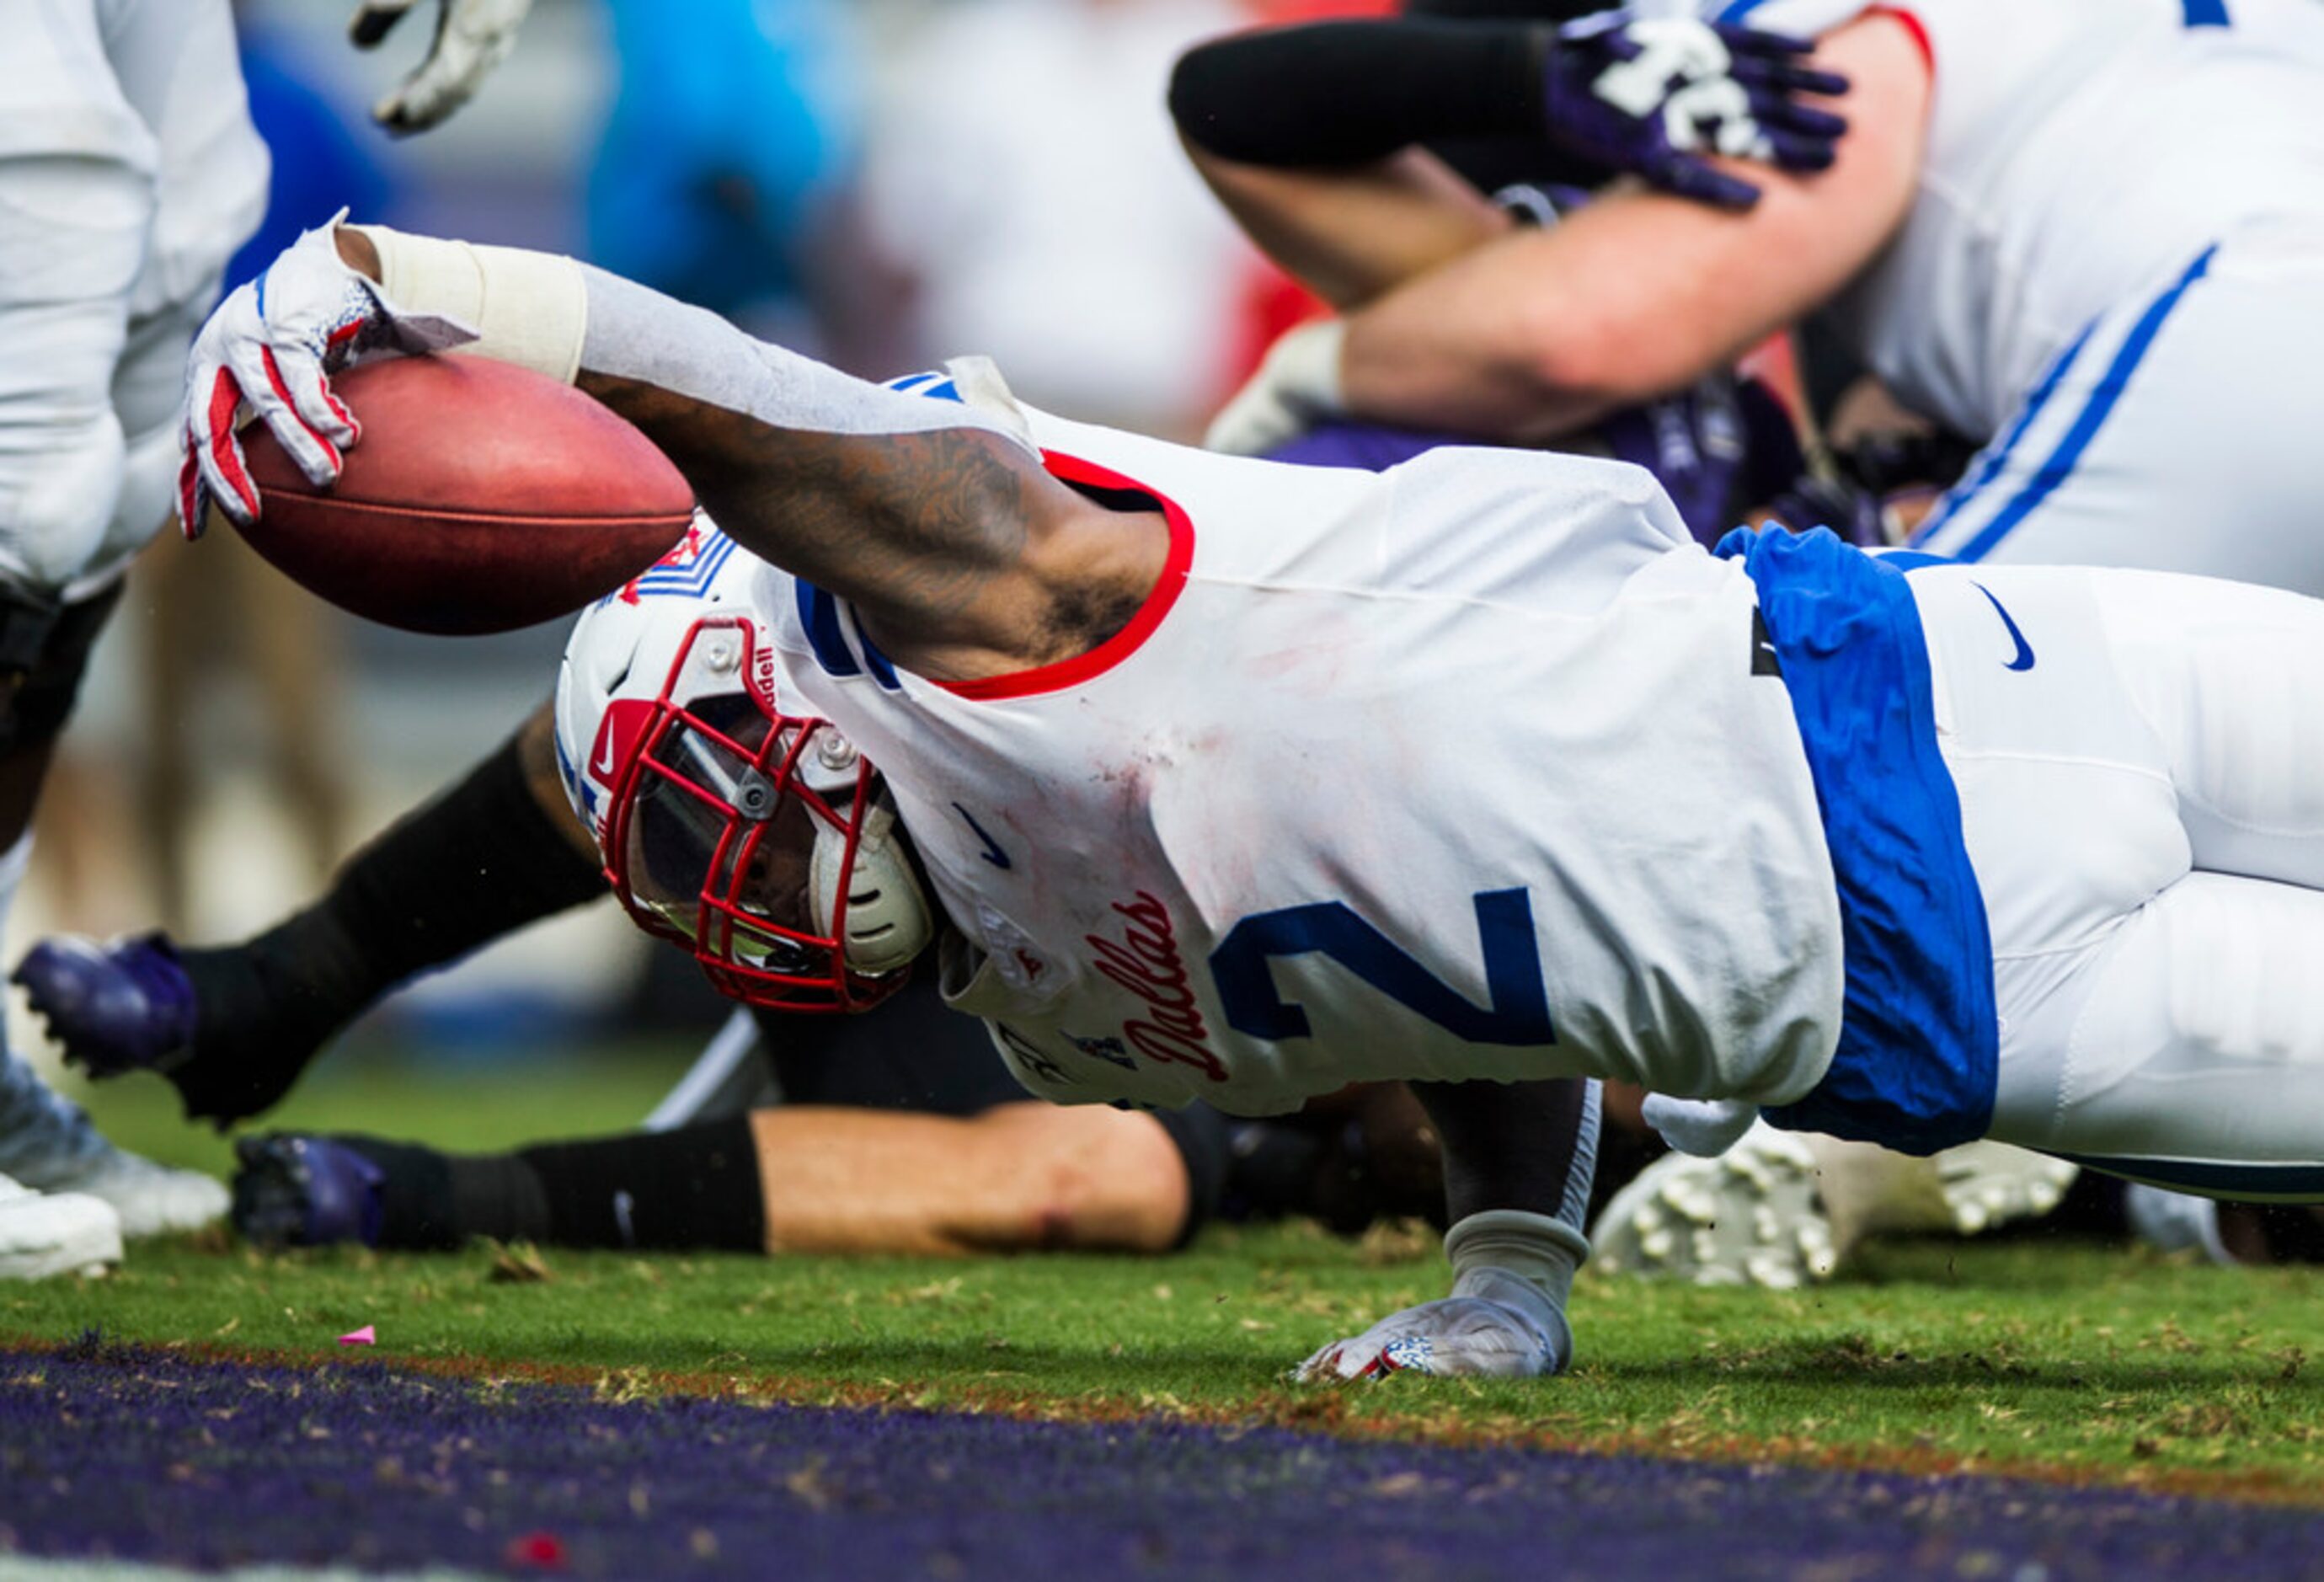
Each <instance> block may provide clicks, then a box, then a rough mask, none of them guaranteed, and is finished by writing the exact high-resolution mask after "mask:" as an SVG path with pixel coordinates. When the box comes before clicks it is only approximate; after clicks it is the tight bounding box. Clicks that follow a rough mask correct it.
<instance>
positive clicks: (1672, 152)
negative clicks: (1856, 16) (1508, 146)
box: [1542, 11, 1848, 209]
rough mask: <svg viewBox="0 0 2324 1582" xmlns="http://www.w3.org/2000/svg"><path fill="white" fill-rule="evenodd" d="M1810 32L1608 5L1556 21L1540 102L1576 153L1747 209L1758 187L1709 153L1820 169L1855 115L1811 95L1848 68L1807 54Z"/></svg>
mask: <svg viewBox="0 0 2324 1582" xmlns="http://www.w3.org/2000/svg"><path fill="white" fill-rule="evenodd" d="M1814 47H1815V46H1814V45H1813V43H1812V42H1810V41H1808V40H1805V39H1797V38H1792V37H1789V36H1788V35H1785V34H1783V33H1772V32H1761V31H1760V30H1758V29H1757V28H1750V27H1742V26H1738V25H1736V24H1734V23H1707V22H1697V21H1694V20H1693V19H1692V18H1688V17H1654V18H1642V17H1638V16H1636V15H1634V14H1631V13H1629V12H1626V11H1605V12H1600V13H1598V14H1595V15H1591V16H1585V17H1583V18H1582V19H1581V20H1580V21H1578V22H1572V23H1566V24H1565V25H1564V26H1563V27H1561V28H1559V29H1558V30H1557V32H1556V33H1555V34H1554V38H1553V42H1552V43H1551V45H1550V50H1549V54H1548V59H1547V60H1546V61H1545V66H1544V73H1545V75H1544V80H1543V88H1542V107H1543V111H1544V114H1545V118H1546V120H1547V122H1548V130H1549V134H1550V137H1551V139H1552V140H1553V141H1554V142H1555V143H1558V144H1559V145H1560V146H1561V147H1563V148H1564V149H1565V150H1566V151H1567V152H1569V153H1574V154H1578V155H1580V156H1581V157H1582V158H1584V159H1588V160H1591V161H1594V162H1597V163H1600V164H1602V165H1607V166H1609V167H1611V168H1613V169H1615V170H1621V171H1634V172H1636V173H1637V174H1638V175H1641V176H1643V177H1645V178H1646V180H1648V181H1649V182H1651V183H1653V184H1654V185H1655V186H1656V187H1660V188H1662V189H1664V190H1665V191H1670V192H1675V193H1677V194H1679V195H1680V196H1682V197H1685V198H1692V199H1696V200H1697V201H1699V202H1703V203H1709V204H1714V205H1716V206H1717V207H1719V208H1738V209H1740V208H1750V207H1751V206H1752V205H1753V204H1754V203H1756V202H1757V201H1758V199H1759V189H1758V188H1757V187H1756V186H1754V185H1752V184H1751V183H1750V182H1748V181H1746V180H1741V179H1739V178H1738V177H1735V176H1730V175H1728V174H1726V173H1725V172H1724V171H1718V170H1714V169H1713V168H1711V165H1710V164H1709V163H1708V162H1706V161H1705V160H1704V159H1703V158H1702V157H1701V156H1702V155H1703V154H1706V153H1719V154H1727V155H1730V156H1734V157H1738V158H1748V159H1756V160H1760V161H1764V162H1767V163H1770V164H1775V165H1779V166H1781V167H1782V168H1784V169H1785V170H1790V171H1821V170H1823V169H1825V168H1827V167H1828V166H1830V165H1831V162H1832V152H1833V144H1834V143H1837V142H1838V141H1839V139H1840V134H1842V133H1844V132H1846V131H1847V130H1848V123H1847V122H1846V121H1844V120H1842V119H1841V118H1840V116H1835V115H1832V114H1831V112H1829V111H1827V110H1820V109H1815V108H1813V107H1812V106H1807V105H1803V104H1801V103H1800V102H1799V99H1798V96H1799V95H1801V94H1816V95H1821V96H1826V97H1831V96H1836V95H1839V94H1843V93H1846V92H1847V91H1848V79H1846V78H1844V77H1841V76H1839V75H1837V74H1836V73H1833V72H1830V71H1819V70H1816V69H1813V68H1812V67H1808V66H1803V65H1802V64H1801V63H1800V61H1801V58H1802V57H1803V56H1805V55H1806V54H1808V53H1809V52H1810V51H1812V50H1813V48H1814Z"/></svg>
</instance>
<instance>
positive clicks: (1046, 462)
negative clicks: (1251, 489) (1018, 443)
mask: <svg viewBox="0 0 2324 1582" xmlns="http://www.w3.org/2000/svg"><path fill="white" fill-rule="evenodd" d="M1041 465H1042V466H1043V467H1047V469H1048V471H1049V476H1051V477H1053V478H1056V479H1059V480H1060V481H1062V482H1065V483H1068V484H1092V485H1094V486H1097V487H1099V488H1101V489H1130V490H1134V491H1136V492H1137V493H1139V494H1140V495H1146V496H1147V497H1148V498H1149V499H1151V500H1153V501H1154V502H1155V504H1158V505H1160V506H1161V507H1162V519H1163V521H1165V522H1166V523H1168V524H1169V528H1170V552H1169V554H1168V555H1167V556H1166V557H1165V558H1164V560H1163V561H1162V575H1161V576H1159V577H1157V578H1155V579H1154V591H1153V592H1151V593H1149V594H1148V595H1147V596H1146V602H1145V603H1144V604H1142V605H1140V606H1138V614H1136V615H1132V616H1131V617H1130V624H1128V625H1127V626H1124V627H1123V628H1122V629H1121V630H1120V631H1119V632H1117V633H1115V634H1113V635H1112V636H1111V637H1109V638H1107V639H1106V640H1105V641H1104V642H1103V643H1099V644H1098V645H1097V646H1096V647H1095V648H1093V649H1091V650H1090V651H1089V652H1087V653H1083V654H1076V655H1074V657H1073V658H1072V659H1061V660H1059V661H1056V663H1055V664H1046V665H1037V666H1035V667H1034V668H1033V669H1031V670H1029V671H1010V673H1009V674H1007V675H1005V676H980V677H978V678H977V679H976V680H973V681H934V682H932V684H933V685H935V686H938V687H941V688H943V689H945V691H947V692H949V693H951V694H952V695H953V696H954V697H955V698H969V699H971V700H972V701H974V702H979V703H989V702H993V701H995V700H998V699H1000V698H1029V697H1033V696H1035V695H1036V694H1037V693H1042V692H1061V691H1063V690H1065V689H1066V688H1068V687H1078V686H1080V685H1081V684H1082V683H1083V682H1084V681H1091V680H1096V679H1097V678H1098V677H1100V676H1102V675H1103V674H1105V672H1106V671H1110V670H1111V669H1112V668H1113V667H1114V666H1116V665H1118V664H1120V662H1121V661H1123V660H1126V659H1128V658H1129V657H1130V655H1131V654H1133V653H1135V652H1138V650H1139V647H1141V646H1142V645H1143V644H1144V643H1145V642H1146V640H1147V639H1148V637H1151V636H1153V635H1154V629H1155V628H1156V627H1157V626H1159V625H1160V624H1162V617H1163V616H1165V615H1168V614H1169V613H1170V607H1171V606H1173V605H1175V604H1176V603H1177V602H1178V595H1179V594H1180V593H1181V592H1182V591H1183V590H1184V589H1185V586H1186V570H1187V568H1189V567H1190V566H1192V565H1193V564H1194V523H1193V522H1192V521H1191V520H1189V519H1188V517H1187V515H1186V513H1185V511H1184V510H1183V509H1181V508H1180V507H1179V504H1178V503H1177V502H1176V500H1172V499H1170V498H1168V497H1167V495H1160V494H1157V493H1156V492H1155V491H1154V490H1152V489H1149V488H1148V487H1147V486H1145V485H1144V484H1141V483H1139V481H1138V480H1137V479H1136V478H1133V477H1127V476H1123V475H1122V474H1120V473H1118V472H1115V471H1114V470H1113V469H1112V468H1111V467H1100V466H1099V465H1098V464H1097V463H1096V462H1093V461H1084V460H1083V459H1082V458H1079V457H1077V456H1067V455H1065V453H1064V452H1062V451H1057V450H1044V451H1042V452H1041Z"/></svg>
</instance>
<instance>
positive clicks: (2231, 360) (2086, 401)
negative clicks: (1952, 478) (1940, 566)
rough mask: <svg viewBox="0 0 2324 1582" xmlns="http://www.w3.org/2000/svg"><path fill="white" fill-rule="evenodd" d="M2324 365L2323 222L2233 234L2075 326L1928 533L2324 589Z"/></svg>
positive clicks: (1992, 559)
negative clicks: (2323, 390) (2321, 378)
mask: <svg viewBox="0 0 2324 1582" xmlns="http://www.w3.org/2000/svg"><path fill="white" fill-rule="evenodd" d="M2319 365H2324V229H2319V228H2318V227H2315V225H2314V224H2313V222H2310V226H2309V228H2308V229H2307V230H2306V231H2305V232H2301V231H2299V230H2294V229H2291V228H2288V227H2287V228H2280V229H2277V230H2273V231H2257V232H2254V233H2251V234H2247V235H2241V236H2231V237H2228V238H2227V239H2225V240H2223V241H2222V242H2221V243H2220V244H2219V245H2218V246H2216V247H2214V248H2211V249H2208V250H2206V251H2205V252H2204V253H2203V254H2201V255H2199V257H2197V258H2195V259H2192V260H2190V261H2189V262H2188V263H2187V264H2184V265H2183V266H2181V268H2180V269H2179V270H2177V271H2175V272H2173V273H2172V274H2171V275H2170V276H2169V277H2168V278H2166V279H2163V280H2160V281H2157V282H2153V285H2152V286H2151V287H2150V288H2149V289H2148V290H2146V291H2142V292H2139V293H2136V294H2135V295H2134V296H2132V297H2131V298H2130V299H2129V300H2127V301H2125V302H2123V303H2122V304H2121V305H2120V306H2118V307H2117V308H2116V309H2115V310H2113V311H2111V312H2109V313H2107V314H2106V315H2104V316H2102V317H2101V318H2100V319H2098V321H2097V322H2096V323H2094V324H2092V325H2091V326H2089V328H2088V329H2087V330H2086V331H2084V332H2083V333H2082V334H2081V335H2080V336H2079V337H2078V338H2075V339H2074V340H2072V341H2070V343H2069V345H2068V347H2067V349H2066V350H2065V351H2064V352H2062V353H2061V354H2060V355H2059V356H2058V357H2057V358H2056V359H2055V360H2054V363H2053V365H2052V367H2051V368H2050V369H2049V370H2047V371H2046V372H2045V373H2043V375H2042V376H2041V377H2039V378H2038V379H2036V380H2035V382H2034V384H2033V389H2032V393H2030V394H2029V395H2028V396H2027V397H2026V399H2025V400H2024V402H2023V403H2022V404H2021V405H2020V407H2019V410H2018V412H2017V415H2016V418H2015V420H2014V421H2012V422H2011V423H2009V424H2008V425H2006V426H2005V428H2004V429H2003V430H2002V432H2001V434H2000V435H1999V436H1998V437H1997V438H1996V439H1994V441H1993V442H1992V443H1991V444H1989V445H1988V446H1987V448H1986V449H1985V450H1984V451H1983V452H1982V453H1981V454H1980V455H1979V456H1978V458H1976V459H1975V460H1973V461H1972V462H1971V463H1970V465H1969V468H1968V470H1967V472H1966V473H1965V474H1964V475H1963V476H1962V479H1961V481H1960V484H1959V485H1957V486H1955V487H1954V488H1953V489H1952V490H1951V491H1950V493H1948V494H1947V495H1946V496H1945V498H1944V499H1943V501H1942V502H1941V504H1939V506H1938V508H1937V509H1936V511H1935V512H1934V513H1932V515H1931V517H1930V519H1929V521H1928V522H1927V523H1925V524H1924V525H1923V528H1922V530H1921V532H1920V533H1919V535H1918V536H1917V538H1916V540H1915V546H1914V547H1916V548H1920V549H1925V550H1930V551H1931V552H1932V553H1937V554H1943V555H1950V556H1953V557H1955V558H1957V559H1960V560H1968V561H1972V562H1977V563H1980V564H1989V565H2005V564H2006V565H2086V566H2135V567H2143V568H2148V569H2155V570H2166V571H2186V572H2194V573H2199V574H2201V575H2205V576H2211V577H2225V578H2234V579H2236V580H2237V581H2243V582H2256V583H2263V584H2266V585H2269V586H2272V587H2287V588H2292V589H2293V590H2295V591H2298V592H2301V593H2308V594H2319V595H2324V521H2319V518H2318V516H2317V513H2316V511H2315V506H2314V479H2313V476H2312V474H2313V469H2312V467H2310V461H2309V452H2310V449H2311V448H2312V446H2313V444H2314V438H2313V427H2314V423H2313V414H2314V410H2315V406H2314V402H2313V400H2312V399H2310V396H2309V394H2308V391H2309V388H2310V383H2311V379H2310V375H2311V371H2312V370H2314V369H2315V368H2317V367H2318V366H2319ZM2033 372H2034V371H2033V370H2028V371H2027V373H2028V375H2029V376H2030V375H2032V374H2033Z"/></svg>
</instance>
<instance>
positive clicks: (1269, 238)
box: [1186, 143, 1515, 311]
mask: <svg viewBox="0 0 2324 1582" xmlns="http://www.w3.org/2000/svg"><path fill="white" fill-rule="evenodd" d="M1186 153H1187V157H1188V158H1190V159H1192V160H1193V161H1194V169H1195V170H1197V171H1201V172H1202V177H1203V180H1205V181H1207V182H1209V183H1210V188H1211V190H1212V191H1213V193H1215V194H1217V196H1218V199H1219V201H1220V202H1221V203H1222V204H1224V205H1225V206H1226V209H1227V212H1228V213H1230V214H1231V215H1233V216H1234V217H1235V221H1236V223H1237V224H1239V225H1240V226H1241V227H1242V228H1243V231H1244V233H1245V234H1246V235H1248V236H1250V239H1251V240H1252V241H1253V242H1255V243H1257V244H1258V245H1259V250H1260V251H1261V252H1263V253H1265V254H1267V255H1268V257H1269V258H1272V259H1273V260H1275V262H1276V263H1277V264H1279V265H1281V266H1282V268H1283V269H1284V270H1285V271H1286V273H1289V274H1291V275H1293V276H1295V277H1296V279H1297V280H1298V281H1299V282H1300V283H1301V284H1302V285H1305V287H1306V288H1307V289H1308V290H1309V291H1314V293H1315V294H1316V295H1317V296H1319V297H1321V298H1323V300H1324V301H1327V302H1329V303H1331V304H1332V306H1333V307H1334V308H1338V309H1340V310H1342V311H1344V310H1348V309H1351V308H1355V307H1359V306H1360V305H1361V304H1363V303H1365V302H1368V301H1371V300H1372V299H1373V298H1374V297H1377V296H1379V294H1380V293H1382V292H1383V291H1387V290H1388V289H1389V288H1390V287H1392V286H1394V285H1396V284H1397V283H1398V282H1402V281H1407V280H1411V279H1413V278H1414V277H1416V276H1417V275H1420V274H1422V273H1425V272H1426V271H1428V270H1431V269H1434V268H1435V267H1436V266H1437V265H1439V264H1446V263H1450V262H1451V261H1452V260H1453V259H1455V258H1458V257H1460V256H1461V255H1462V254H1465V253H1468V252H1471V251H1472V250H1473V249H1475V248H1477V247H1480V246H1481V245H1484V244H1485V243H1487V242H1489V241H1491V240H1493V239H1494V238H1495V237H1497V236H1501V235H1503V234H1504V233H1506V232H1508V231H1510V230H1512V229H1514V228H1515V227H1514V226H1513V224H1512V222H1511V221H1510V219H1509V217H1508V216H1507V215H1506V214H1504V213H1502V212H1501V210H1500V209H1499V208H1496V207H1495V206H1494V205H1493V204H1492V203H1491V202H1489V200H1487V199H1486V198H1485V197H1484V195H1483V194H1482V193H1480V192H1479V191H1478V190H1476V189H1475V188H1473V187H1471V186H1470V185H1469V184H1468V183H1467V182H1466V181H1463V180H1462V179H1461V178H1460V177H1458V176H1456V175H1454V174H1453V173H1452V171H1450V170H1448V169H1446V168H1445V166H1444V164H1443V162H1442V161H1440V160H1437V159H1436V158H1434V156H1432V155H1430V154H1428V153H1425V152H1423V151H1422V150H1419V149H1406V150H1405V151H1403V152H1402V153H1397V154H1395V155H1392V156H1390V157H1389V158H1388V159H1385V160H1379V161H1377V162H1373V163H1371V164H1369V165H1364V166H1360V167H1358V168H1356V169H1354V170H1342V171H1329V172H1323V171H1296V170H1281V169H1277V168H1274V167H1270V166H1266V165H1252V164H1242V163H1240V162H1236V161H1233V160H1229V159H1222V158H1221V157H1220V156H1219V155H1217V154H1214V153H1206V152H1204V151H1203V149H1201V148H1198V147H1196V146H1195V145H1194V143H1187V144H1186Z"/></svg>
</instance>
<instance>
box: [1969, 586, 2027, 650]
mask: <svg viewBox="0 0 2324 1582" xmlns="http://www.w3.org/2000/svg"><path fill="white" fill-rule="evenodd" d="M1969 586H1970V587H1974V588H1976V589H1977V590H1978V592H1979V593H1981V594H1983V595H1985V599H1986V602H1987V604H1989V605H1991V606H1993V613H1994V614H1995V615H1999V616H2000V617H2001V624H2003V625H2005V626H2006V627H2008V628H2009V640H2010V641H2011V642H2012V643H2015V644H2017V652H2016V653H2015V655H2014V656H2013V657H2011V658H2009V659H2007V660H2005V661H2002V662H2003V663H2004V664H2005V665H2006V667H2007V668H2008V669H2010V670H2013V671H2030V670H2032V669H2033V644H2032V643H2028V642H2026V641H2025V634H2024V633H2023V632H2020V631H2019V630H2018V629H2017V623H2016V622H2015V621H2013V620H2011V619H2010V618H2009V612H2008V611H2007V610H2005V609H2003V608H2002V607H2001V601H2000V600H1999V599H1997V598H1996V597H1993V589H1991V588H1989V587H1986V585H1985V584H1984V583H1982V582H1973V583H1971V584H1969Z"/></svg>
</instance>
